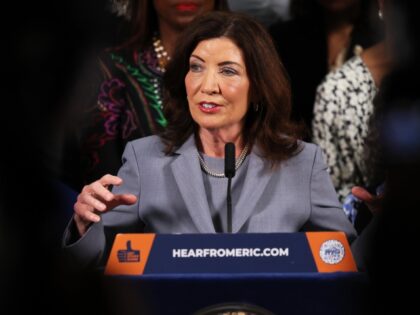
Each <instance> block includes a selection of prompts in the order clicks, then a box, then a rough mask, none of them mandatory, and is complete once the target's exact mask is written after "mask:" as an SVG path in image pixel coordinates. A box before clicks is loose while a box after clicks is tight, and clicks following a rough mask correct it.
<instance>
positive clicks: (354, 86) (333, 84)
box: [312, 0, 392, 221]
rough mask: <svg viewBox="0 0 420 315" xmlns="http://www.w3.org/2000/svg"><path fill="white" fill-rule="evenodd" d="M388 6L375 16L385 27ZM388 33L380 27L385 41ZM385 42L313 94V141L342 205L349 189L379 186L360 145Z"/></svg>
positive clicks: (387, 58)
mask: <svg viewBox="0 0 420 315" xmlns="http://www.w3.org/2000/svg"><path fill="white" fill-rule="evenodd" d="M390 1H391V0H380V1H378V2H379V11H378V12H379V13H378V15H379V16H381V17H382V18H383V19H384V20H385V22H386V16H387V12H388V10H387V8H388V5H387V3H388V2H390ZM384 2H385V3H386V5H384ZM390 27H392V26H391V25H387V26H386V27H385V33H386V35H385V36H386V37H387V34H389V33H390V32H389V31H387V30H388V29H389V28H390ZM389 42H390V40H389V39H388V38H386V40H384V41H381V42H380V43H378V44H376V45H374V46H372V47H370V48H368V49H366V50H364V51H363V52H362V53H361V55H360V56H355V57H353V58H352V59H350V60H349V61H347V62H346V63H345V64H344V65H343V66H342V67H340V68H338V69H337V70H335V71H333V72H331V73H330V74H328V75H327V76H326V78H325V79H324V81H323V82H322V83H321V84H320V85H319V87H318V89H317V94H316V99H315V105H314V120H313V127H312V129H313V132H312V133H313V141H314V142H315V143H317V144H318V145H319V146H320V147H321V148H322V150H323V152H324V154H325V157H326V162H327V164H328V166H329V169H330V174H331V178H332V181H333V184H334V187H335V189H336V190H337V193H338V197H339V200H340V201H341V202H342V203H348V202H349V201H351V200H352V197H351V196H349V197H348V195H349V194H350V193H351V190H352V188H353V186H355V185H358V186H364V187H373V185H374V186H377V185H378V183H376V184H374V183H373V178H372V176H369V171H370V170H369V169H368V168H367V167H366V165H365V151H366V147H365V142H366V138H367V135H368V127H369V119H370V117H371V116H372V113H373V111H374V102H373V101H374V98H375V96H376V94H377V92H378V89H379V86H380V85H381V82H382V79H383V77H384V76H385V75H386V74H387V73H388V72H389V71H390V69H391V68H392V58H391V53H390V51H389V46H390V43H389ZM368 149H369V148H368ZM375 189H376V187H375ZM346 198H347V200H346ZM345 209H347V206H345ZM348 215H349V216H350V217H351V219H352V221H354V220H355V213H350V212H349V213H348Z"/></svg>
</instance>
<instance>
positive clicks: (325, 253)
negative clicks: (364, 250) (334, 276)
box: [319, 240, 344, 265]
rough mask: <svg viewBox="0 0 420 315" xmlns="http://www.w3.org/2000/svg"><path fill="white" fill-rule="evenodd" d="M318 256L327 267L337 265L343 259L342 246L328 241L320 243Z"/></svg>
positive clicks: (339, 243)
mask: <svg viewBox="0 0 420 315" xmlns="http://www.w3.org/2000/svg"><path fill="white" fill-rule="evenodd" d="M319 255H320V256H321V259H322V261H323V262H325V263H326V264H329V265H335V264H338V263H339V262H340V261H342V260H343V258H344V246H343V244H341V242H340V241H337V240H328V241H325V242H324V243H322V245H321V248H320V250H319Z"/></svg>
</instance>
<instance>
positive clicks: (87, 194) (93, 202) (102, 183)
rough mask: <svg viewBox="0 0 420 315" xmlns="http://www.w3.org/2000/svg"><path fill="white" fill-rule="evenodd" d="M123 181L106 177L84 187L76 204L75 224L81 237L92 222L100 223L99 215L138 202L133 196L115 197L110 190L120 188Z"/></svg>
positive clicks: (109, 176) (114, 177)
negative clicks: (114, 187) (110, 188)
mask: <svg viewBox="0 0 420 315" xmlns="http://www.w3.org/2000/svg"><path fill="white" fill-rule="evenodd" d="M121 184H122V179H121V178H119V177H117V176H112V175H109V174H107V175H105V176H103V177H102V178H101V179H99V180H97V181H95V182H93V183H92V184H89V185H86V186H85V187H83V190H82V192H81V193H80V194H79V195H78V196H77V201H76V203H75V204H74V222H75V223H76V226H77V230H78V231H79V234H80V236H83V235H84V234H85V233H86V231H87V229H88V227H89V225H90V224H91V223H92V222H99V221H100V219H101V218H100V216H99V215H98V214H100V213H104V212H106V211H109V210H111V209H113V208H115V207H116V206H119V205H131V204H134V203H136V202H137V197H136V196H135V195H132V194H121V195H115V194H113V193H112V192H110V191H109V190H108V187H109V186H110V185H114V186H119V185H121Z"/></svg>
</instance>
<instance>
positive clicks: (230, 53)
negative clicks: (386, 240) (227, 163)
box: [64, 12, 356, 265]
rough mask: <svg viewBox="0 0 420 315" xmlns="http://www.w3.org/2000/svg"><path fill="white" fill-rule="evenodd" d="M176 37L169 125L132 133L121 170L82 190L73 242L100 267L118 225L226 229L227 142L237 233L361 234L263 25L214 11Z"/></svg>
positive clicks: (81, 258)
mask: <svg viewBox="0 0 420 315" xmlns="http://www.w3.org/2000/svg"><path fill="white" fill-rule="evenodd" d="M178 43H179V45H178V47H177V50H176V51H175V54H174V55H173V58H172V61H171V63H170V65H169V66H168V69H167V73H166V78H165V89H166V93H167V95H166V101H165V117H167V120H168V126H167V128H166V130H165V132H164V133H163V134H161V135H160V136H151V137H146V138H143V139H140V140H136V141H132V142H129V143H128V144H127V146H126V148H125V151H124V154H123V166H122V167H121V169H120V171H119V172H118V176H112V175H105V176H104V177H102V178H101V179H99V180H98V181H95V182H94V183H92V184H90V185H87V186H85V187H84V189H83V191H82V192H81V193H80V195H79V196H78V200H77V202H76V204H75V205H74V218H73V220H72V221H71V223H70V224H69V227H68V229H67V230H66V233H65V237H64V242H65V246H64V247H65V251H66V252H67V253H68V254H70V255H71V256H72V257H73V258H75V259H77V260H78V263H80V264H83V265H86V264H89V263H94V264H97V263H98V262H99V260H100V259H101V257H104V256H105V255H104V253H105V252H106V249H109V247H110V246H111V245H112V242H113V240H114V235H115V234H116V233H127V232H130V233H135V232H152V233H216V232H226V231H227V219H226V208H227V207H226V187H227V181H228V180H227V178H226V177H225V176H224V149H225V144H226V143H228V142H232V143H234V144H235V148H236V152H235V155H236V164H235V169H236V175H235V177H234V178H233V181H232V204H233V223H232V230H233V232H234V233H269V232H298V231H308V230H311V231H313V230H316V231H318V230H339V231H344V232H345V233H346V235H347V237H348V238H349V239H350V241H351V240H352V239H354V238H355V237H356V232H355V230H354V229H353V227H352V225H351V224H350V222H349V221H348V220H347V218H346V217H345V215H344V212H343V211H342V209H341V205H340V204H339V202H338V200H337V197H336V193H335V191H334V188H333V186H332V183H331V180H330V177H329V174H328V172H327V166H326V165H325V163H324V162H323V159H322V156H321V151H320V149H319V148H318V147H317V146H315V145H313V144H308V143H304V142H302V141H299V140H298V133H297V130H298V129H297V128H296V127H295V126H294V125H293V124H292V123H291V122H290V121H289V114H290V109H291V104H290V88H289V84H288V82H287V79H286V76H285V72H284V70H283V67H282V65H281V62H280V61H279V59H278V56H277V53H276V51H275V49H274V47H273V44H272V42H271V38H270V36H269V35H268V34H267V32H266V31H265V30H264V28H263V27H262V26H260V25H259V24H258V23H257V22H255V21H254V20H252V19H251V18H249V17H246V16H243V15H239V14H231V13H223V12H211V13H208V14H206V15H204V16H202V17H200V18H198V19H197V20H195V21H194V22H193V23H192V24H191V25H190V26H189V27H188V29H187V30H186V31H185V32H184V33H183V36H182V37H181V38H180V39H179V41H178ZM110 186H113V189H112V192H111V191H109V190H108V188H109V187H110Z"/></svg>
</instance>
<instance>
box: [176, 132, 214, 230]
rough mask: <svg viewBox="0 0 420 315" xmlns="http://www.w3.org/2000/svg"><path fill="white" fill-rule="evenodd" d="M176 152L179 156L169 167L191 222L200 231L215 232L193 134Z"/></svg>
mask: <svg viewBox="0 0 420 315" xmlns="http://www.w3.org/2000/svg"><path fill="white" fill-rule="evenodd" d="M176 153H178V154H179V156H178V157H177V158H176V159H175V161H174V162H172V164H171V169H172V172H173V174H174V177H175V181H176V183H177V184H178V188H179V191H180V192H181V195H182V198H183V199H184V202H185V204H186V206H187V209H188V211H189V212H190V215H191V217H192V219H193V222H194V223H195V225H196V227H197V229H198V230H199V231H200V233H215V232H216V231H215V229H214V225H213V221H212V218H211V215H210V209H209V205H208V202H207V195H206V192H205V190H204V182H203V176H202V174H201V168H200V163H199V161H198V158H197V147H196V145H195V141H194V136H191V137H190V138H189V139H188V140H187V141H186V142H185V143H184V144H183V145H182V146H181V147H180V148H179V149H178V150H177V152H176Z"/></svg>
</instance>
